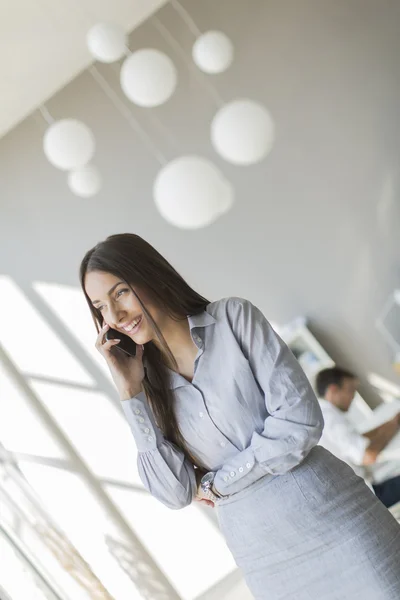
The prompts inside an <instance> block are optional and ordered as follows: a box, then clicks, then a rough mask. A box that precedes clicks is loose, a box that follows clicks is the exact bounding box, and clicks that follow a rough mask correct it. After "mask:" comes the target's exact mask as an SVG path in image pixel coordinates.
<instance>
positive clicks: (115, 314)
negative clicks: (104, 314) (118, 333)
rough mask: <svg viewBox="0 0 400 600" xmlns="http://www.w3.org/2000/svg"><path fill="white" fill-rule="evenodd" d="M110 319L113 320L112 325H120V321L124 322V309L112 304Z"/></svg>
mask: <svg viewBox="0 0 400 600" xmlns="http://www.w3.org/2000/svg"><path fill="white" fill-rule="evenodd" d="M110 321H111V327H118V325H119V323H121V322H123V311H121V310H120V309H117V308H114V307H113V306H111V307H110Z"/></svg>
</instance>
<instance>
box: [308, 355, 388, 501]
mask: <svg viewBox="0 0 400 600" xmlns="http://www.w3.org/2000/svg"><path fill="white" fill-rule="evenodd" d="M358 384H359V381H358V379H357V377H356V376H355V375H353V373H350V372H349V371H345V370H344V369H340V368H339V367H333V368H330V369H324V370H323V371H320V373H318V375H317V378H316V388H317V393H318V396H319V400H320V405H321V409H322V413H323V416H324V420H325V427H324V431H323V433H322V438H321V440H320V444H321V446H324V447H325V448H327V450H329V451H330V452H332V454H335V455H336V456H337V457H338V458H341V459H342V460H343V461H345V462H347V463H348V464H349V465H350V466H351V467H352V468H353V469H354V471H355V472H356V473H357V474H358V475H360V476H361V477H363V478H364V479H365V480H366V481H367V482H369V483H370V484H371V485H372V487H373V489H374V492H375V494H376V495H377V497H378V498H379V499H380V500H381V501H382V502H383V504H384V505H385V506H387V507H390V506H393V505H394V504H396V503H397V502H400V476H398V477H394V478H392V479H387V480H386V481H383V482H381V483H379V484H377V485H376V484H374V481H373V477H372V476H371V473H370V471H369V469H368V467H369V466H370V465H373V464H374V463H375V462H376V460H377V458H378V456H379V453H380V452H381V451H382V450H383V449H384V448H385V446H386V445H387V444H388V443H389V442H390V440H391V439H392V438H393V436H394V435H395V434H396V433H397V432H398V431H399V429H400V414H398V415H396V416H395V417H394V418H393V419H391V420H390V421H388V422H387V423H384V424H383V425H380V426H379V427H376V428H375V429H372V430H371V431H368V432H367V433H363V434H360V433H358V432H357V430H356V429H355V427H354V425H353V424H352V423H351V421H350V419H349V418H348V415H347V412H348V410H349V408H350V406H351V403H352V402H353V400H354V397H355V394H356V391H357V388H358Z"/></svg>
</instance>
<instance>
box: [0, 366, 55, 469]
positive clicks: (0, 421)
mask: <svg viewBox="0 0 400 600" xmlns="http://www.w3.org/2000/svg"><path fill="white" fill-rule="evenodd" d="M0 442H1V443H2V444H3V445H4V446H5V447H6V449H7V450H10V451H12V452H22V453H25V454H35V455H38V456H46V457H53V458H66V456H65V453H64V452H63V450H62V448H61V446H60V444H59V443H58V442H57V440H56V438H55V437H53V436H52V435H51V433H50V432H49V431H48V429H47V428H46V426H45V425H44V424H43V422H42V421H41V420H40V419H39V417H38V416H37V415H36V413H35V411H34V410H33V408H31V406H30V405H29V403H28V400H27V399H26V398H25V397H24V395H23V394H22V393H21V392H20V391H19V390H18V388H17V387H16V385H15V384H14V382H13V381H12V380H11V378H10V377H9V376H8V373H7V372H6V370H5V368H4V366H3V365H2V364H1V362H0Z"/></svg>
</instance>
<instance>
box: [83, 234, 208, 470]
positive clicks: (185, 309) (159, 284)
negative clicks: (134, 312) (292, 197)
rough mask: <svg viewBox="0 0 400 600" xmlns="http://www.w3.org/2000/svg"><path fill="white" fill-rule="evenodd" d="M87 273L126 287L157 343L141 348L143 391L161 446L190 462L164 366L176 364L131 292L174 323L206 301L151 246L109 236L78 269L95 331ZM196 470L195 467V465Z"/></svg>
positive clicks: (130, 237) (197, 310) (98, 323)
mask: <svg viewBox="0 0 400 600" xmlns="http://www.w3.org/2000/svg"><path fill="white" fill-rule="evenodd" d="M92 271H101V272H104V273H110V274H112V275H114V276H115V277H118V278H119V279H122V280H123V281H124V282H126V283H127V284H128V285H129V286H130V288H131V289H132V292H133V293H134V294H135V296H136V298H137V299H138V301H139V303H140V305H141V307H142V309H143V312H144V314H145V315H146V318H147V320H148V322H149V323H150V325H151V326H152V327H153V330H154V332H155V334H156V336H157V339H158V340H159V346H158V345H156V344H155V343H154V342H152V341H151V342H148V343H147V344H145V348H144V355H143V358H144V361H145V364H146V369H145V378H144V380H143V388H144V392H145V394H146V397H147V399H148V402H149V404H150V407H151V410H152V412H153V414H154V418H155V420H156V423H157V425H158V426H159V427H160V429H161V431H162V432H163V434H164V436H165V437H166V439H167V440H169V441H170V442H172V443H174V444H175V445H176V446H178V447H179V448H181V449H182V450H183V451H184V452H185V454H186V455H187V457H188V458H189V459H190V460H191V461H192V462H194V459H193V457H192V456H191V454H190V452H189V451H188V449H187V448H186V445H185V442H184V439H183V436H182V434H181V432H180V430H179V427H178V422H177V418H176V414H175V410H174V394H173V392H172V390H171V389H170V386H169V371H168V368H167V364H168V363H169V365H171V366H172V368H176V361H175V359H174V356H173V355H172V352H171V350H170V349H169V347H168V344H167V343H166V341H165V339H164V337H163V335H162V333H161V331H160V329H159V327H158V326H157V324H156V323H155V321H154V319H153V318H152V316H151V315H150V313H149V311H148V310H147V309H146V306H145V305H144V304H143V302H142V301H141V299H140V297H139V296H138V294H137V293H136V291H135V290H134V289H133V288H135V287H136V288H138V289H139V290H143V291H144V292H145V293H146V294H147V295H148V296H150V297H151V298H152V300H153V301H154V303H155V304H157V306H159V307H160V308H161V309H162V310H163V311H165V312H166V313H167V314H168V315H170V316H171V317H172V318H174V319H176V320H180V319H185V318H187V317H188V316H190V315H195V314H197V313H200V312H202V311H203V310H204V309H205V307H206V306H207V304H209V301H208V300H207V299H206V298H203V296H200V294H198V293H197V292H195V291H194V290H193V289H192V288H191V287H190V286H189V285H188V284H187V283H186V281H185V280H184V279H183V278H182V277H181V276H180V275H179V273H178V272H177V271H175V269H174V268H173V267H172V266H171V265H170V264H169V262H168V261H167V260H165V258H164V257H163V256H161V254H159V252H157V250H156V249H155V248H153V246H151V245H150V244H149V243H148V242H146V241H145V240H144V239H142V238H141V237H139V236H138V235H134V234H131V233H123V234H119V235H112V236H110V237H108V238H107V239H106V240H105V241H104V242H100V243H99V244H97V245H96V246H95V247H94V248H92V249H91V250H89V251H88V252H87V253H86V255H85V257H84V258H83V260H82V263H81V267H80V282H81V286H82V290H83V293H84V295H85V298H86V301H87V303H88V305H89V308H90V311H91V313H92V316H93V320H94V322H95V324H96V328H97V331H100V328H101V325H102V323H103V318H102V315H101V312H100V311H99V310H98V309H97V308H95V307H94V306H93V304H92V303H91V301H90V298H89V297H88V295H87V293H86V289H85V277H86V275H87V273H90V272H92ZM198 466H200V465H198Z"/></svg>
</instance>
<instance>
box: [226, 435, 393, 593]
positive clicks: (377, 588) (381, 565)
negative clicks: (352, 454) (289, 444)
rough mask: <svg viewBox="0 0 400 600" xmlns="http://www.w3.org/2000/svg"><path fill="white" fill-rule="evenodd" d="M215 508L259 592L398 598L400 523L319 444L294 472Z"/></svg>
mask: <svg viewBox="0 0 400 600" xmlns="http://www.w3.org/2000/svg"><path fill="white" fill-rule="evenodd" d="M217 513H218V519H219V523H220V527H221V531H222V533H223V535H224V536H225V539H226V542H227V544H228V547H229V549H230V550H231V552H232V554H233V556H234V558H235V561H236V563H237V565H238V566H239V567H240V568H241V570H242V572H243V575H244V577H245V580H246V583H247V585H248V587H249V589H250V591H251V592H252V594H253V595H254V597H255V598H256V600H358V599H359V600H396V599H400V525H399V524H398V523H397V521H396V520H395V519H394V518H393V516H392V515H391V514H390V512H389V511H388V510H387V509H386V508H385V507H384V506H383V504H382V503H381V502H380V501H379V500H378V499H377V498H376V497H375V496H374V494H373V493H372V492H371V491H370V489H369V488H368V487H367V486H366V484H365V483H364V481H363V480H362V479H361V478H360V477H358V476H357V475H355V473H354V471H353V470H352V469H351V468H350V467H349V466H348V465H346V464H345V463H343V462H342V461H340V460H339V459H337V458H336V457H334V456H333V455H332V454H330V452H328V451H327V450H325V449H324V448H322V447H321V446H316V447H315V448H314V449H313V450H312V451H311V452H310V454H309V455H308V457H307V458H306V459H305V460H304V461H303V463H301V465H299V466H298V467H296V468H295V469H293V470H292V471H290V472H289V473H286V474H285V475H279V476H276V477H274V478H272V479H270V478H265V479H261V480H260V481H258V482H256V483H255V484H253V485H252V486H250V487H248V488H247V489H245V490H243V491H241V492H239V493H238V494H235V495H233V496H231V497H229V498H227V499H225V500H222V501H221V502H219V503H218V505H217Z"/></svg>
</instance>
